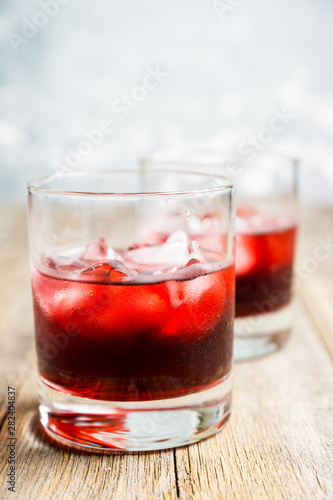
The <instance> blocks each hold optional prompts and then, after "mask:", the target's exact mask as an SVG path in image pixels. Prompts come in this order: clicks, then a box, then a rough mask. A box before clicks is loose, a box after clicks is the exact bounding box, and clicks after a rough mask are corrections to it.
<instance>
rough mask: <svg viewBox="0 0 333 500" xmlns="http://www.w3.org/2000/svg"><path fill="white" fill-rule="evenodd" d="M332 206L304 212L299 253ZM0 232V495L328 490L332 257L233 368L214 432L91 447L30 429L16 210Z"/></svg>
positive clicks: (28, 337) (32, 413)
mask: <svg viewBox="0 0 333 500" xmlns="http://www.w3.org/2000/svg"><path fill="white" fill-rule="evenodd" d="M332 213H333V212H332V211H331V212H329V211H324V210H323V211H321V212H320V215H318V212H317V213H316V212H309V213H307V214H306V219H305V221H304V224H303V236H302V240H303V243H302V252H301V253H300V259H299V262H301V261H302V258H303V259H304V258H305V257H307V256H308V255H312V253H311V252H312V251H313V244H314V242H315V241H316V238H317V237H319V236H322V237H325V236H326V234H327V233H328V232H329V231H330V230H331V227H332ZM318 218H319V219H320V222H318ZM0 233H6V234H7V235H8V236H7V237H6V238H2V240H1V244H0V273H1V274H0V275H1V277H2V286H1V288H0V303H1V314H0V328H1V337H0V338H1V350H0V361H1V364H0V375H1V391H0V401H1V407H0V422H2V423H3V425H2V427H1V433H0V449H1V464H0V476H1V479H2V480H3V481H2V484H1V486H0V498H4V499H7V498H8V499H9V498H18V499H24V500H26V499H32V500H34V499H36V500H37V499H73V500H74V499H75V500H76V499H79V500H85V499H91V498H98V499H117V500H123V499H124V500H127V499H129V500H132V499H133V500H134V499H140V500H141V499H143V500H145V499H152V498H153V499H155V498H156V499H176V498H182V499H192V498H193V499H206V498H207V499H241V500H243V499H261V498H262V499H288V500H290V499H295V500H298V499H306V500H307V499H309V500H310V499H311V500H312V499H328V500H329V499H331V498H333V460H332V458H333V396H332V392H333V365H332V357H331V355H332V353H333V350H332V348H333V332H332V324H333V321H332V319H333V318H332V312H331V309H332V307H330V306H329V303H330V304H331V306H332V295H330V294H331V292H332V290H331V286H332V285H331V281H330V275H331V274H332V260H333V259H332V260H331V259H327V260H325V261H323V262H322V263H321V264H320V266H318V268H317V269H316V270H315V272H313V273H311V275H310V276H309V277H308V279H307V280H305V282H302V283H301V286H300V292H301V298H302V300H301V301H298V303H297V304H296V308H295V328H294V332H293V335H292V337H291V339H290V341H289V342H288V344H287V346H286V347H285V348H284V349H283V350H282V351H280V352H279V353H277V354H275V355H273V356H269V357H266V358H264V359H261V360H258V361H255V362H251V363H240V364H237V365H236V366H235V370H234V402H233V412H232V418H231V420H230V422H229V423H228V424H227V426H226V427H225V429H224V430H223V431H222V432H221V433H220V434H218V435H217V436H215V437H213V438H211V439H207V440H205V441H202V442H200V443H198V444H195V445H192V446H189V447H183V448H178V449H176V450H167V451H161V452H154V453H133V454H123V455H122V454H114V455H97V454H87V453H83V452H79V451H74V450H69V449H65V448H62V447H61V446H59V445H56V444H53V443H51V442H50V441H49V440H48V438H47V437H45V435H44V434H43V432H42V431H41V429H40V426H39V423H38V416H37V383H36V381H37V372H36V364H35V353H34V346H33V318H32V307H31V295H30V282H29V268H28V254H27V241H26V218H25V214H24V213H23V211H22V210H14V209H13V210H7V211H2V212H1V214H0ZM318 235H319V236H318ZM8 384H9V385H12V386H14V387H15V388H16V391H17V395H18V400H17V413H16V419H17V432H16V436H17V438H18V439H17V468H18V473H17V488H16V493H15V494H13V493H11V492H7V491H6V486H5V475H6V471H7V463H6V459H7V455H6V454H7V451H6V440H7V422H6V396H7V385H8Z"/></svg>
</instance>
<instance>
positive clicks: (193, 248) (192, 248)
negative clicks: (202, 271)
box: [188, 240, 199, 254]
mask: <svg viewBox="0 0 333 500" xmlns="http://www.w3.org/2000/svg"><path fill="white" fill-rule="evenodd" d="M198 250H199V243H198V242H197V241H195V240H192V241H190V242H189V244H188V253H189V254H195V253H197V251H198Z"/></svg>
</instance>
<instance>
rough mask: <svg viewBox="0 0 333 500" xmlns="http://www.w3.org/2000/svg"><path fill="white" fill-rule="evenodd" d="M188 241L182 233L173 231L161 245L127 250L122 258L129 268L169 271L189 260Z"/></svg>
mask: <svg viewBox="0 0 333 500" xmlns="http://www.w3.org/2000/svg"><path fill="white" fill-rule="evenodd" d="M188 245H189V239H188V237H187V235H186V233H184V232H183V231H175V232H174V233H172V234H171V235H170V236H169V237H168V239H167V240H166V241H165V242H164V243H162V244H161V245H151V246H141V247H139V248H134V249H132V250H128V251H127V252H126V254H125V256H124V258H125V262H126V264H127V265H129V267H131V268H132V267H133V264H135V265H137V267H140V266H141V267H142V266H143V267H148V269H151V270H160V271H161V270H163V271H164V270H170V269H173V268H174V267H175V269H177V266H178V267H182V266H185V265H186V264H187V262H188V261H189V260H190V256H189V252H188Z"/></svg>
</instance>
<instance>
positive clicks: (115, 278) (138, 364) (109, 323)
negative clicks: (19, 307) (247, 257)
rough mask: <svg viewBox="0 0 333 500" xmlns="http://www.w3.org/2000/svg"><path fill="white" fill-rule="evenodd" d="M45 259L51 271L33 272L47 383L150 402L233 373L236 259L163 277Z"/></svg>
mask: <svg viewBox="0 0 333 500" xmlns="http://www.w3.org/2000/svg"><path fill="white" fill-rule="evenodd" d="M48 264H49V265H50V266H51V268H50V269H49V271H50V274H46V273H45V272H43V273H42V272H40V271H37V270H33V274H32V283H33V294H34V309H35V326H36V345H37V353H38V360H39V368H40V372H41V375H42V377H43V380H44V382H45V383H46V384H47V385H49V386H51V387H53V388H54V389H57V390H59V391H64V392H67V393H69V394H72V395H75V396H81V397H87V398H93V399H101V400H111V401H144V400H155V399H161V398H172V397H177V396H180V395H185V394H189V393H191V392H194V391H198V390H202V389H206V388H208V387H211V386H213V385H214V384H215V383H217V382H218V381H221V380H222V379H223V378H224V376H225V375H226V374H228V373H229V371H230V367H231V359H232V343H233V332H232V329H233V310H234V306H233V300H234V268H233V266H231V267H227V268H224V269H218V270H214V266H207V265H206V266H203V265H202V264H200V263H197V262H196V261H194V262H193V263H192V264H191V263H190V264H189V265H188V266H186V267H184V268H182V269H179V270H176V271H174V272H173V275H171V276H169V277H168V278H165V277H164V279H163V277H162V279H161V278H160V277H159V275H157V276H156V275H140V274H137V275H132V276H128V274H127V273H126V270H125V267H124V266H121V265H120V263H119V261H102V262H97V263H94V264H93V265H92V266H90V267H89V268H87V269H83V270H82V265H81V267H80V263H78V262H77V263H76V264H75V263H73V264H72V265H68V264H67V265H65V266H61V265H58V266H57V265H56V262H53V261H48ZM52 267H53V269H52ZM209 267H212V269H211V270H210V271H209ZM215 267H216V266H215ZM127 272H128V270H127ZM64 276H66V277H64Z"/></svg>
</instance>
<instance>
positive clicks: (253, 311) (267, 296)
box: [236, 209, 297, 318]
mask: <svg viewBox="0 0 333 500" xmlns="http://www.w3.org/2000/svg"><path fill="white" fill-rule="evenodd" d="M296 231H297V230H296V224H295V222H294V221H293V219H292V218H291V217H288V216H278V217H277V216H267V215H264V214H262V213H260V212H258V211H255V210H252V209H239V210H237V223H236V317H239V318H241V317H245V316H254V315H258V314H262V313H271V312H275V311H277V310H279V309H281V308H283V307H284V306H286V305H288V304H289V303H290V300H291V289H292V274H293V271H292V269H293V260H294V254H295V244H296Z"/></svg>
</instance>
